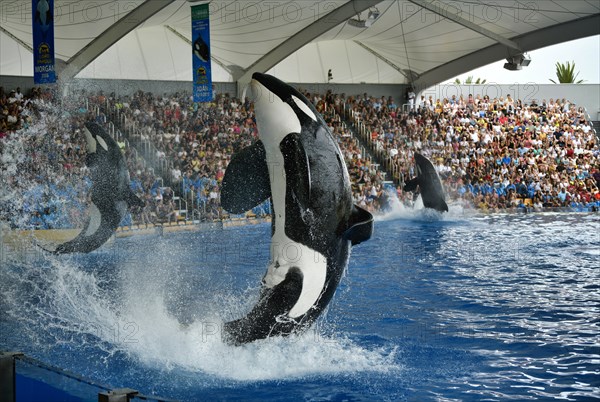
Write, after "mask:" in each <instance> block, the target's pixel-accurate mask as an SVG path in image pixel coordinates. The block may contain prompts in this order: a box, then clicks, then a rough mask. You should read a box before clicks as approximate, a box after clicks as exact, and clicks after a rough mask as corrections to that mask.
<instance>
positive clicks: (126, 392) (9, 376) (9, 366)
mask: <svg viewBox="0 0 600 402" xmlns="http://www.w3.org/2000/svg"><path fill="white" fill-rule="evenodd" d="M0 361H2V362H3V364H0V378H2V379H3V380H8V381H9V382H12V384H15V380H16V375H17V370H16V365H15V362H16V361H20V362H23V363H25V364H29V365H31V366H35V367H38V368H41V369H43V370H46V371H49V372H52V373H54V374H57V375H59V376H61V377H64V378H66V379H69V380H73V381H77V382H79V383H82V384H86V385H89V386H91V387H94V388H97V389H98V390H100V392H98V394H97V395H96V397H97V398H98V401H107V402H116V401H130V400H132V399H142V400H152V401H158V402H175V400H174V399H167V398H162V397H157V396H150V395H144V394H141V393H139V392H138V391H135V390H133V389H115V388H112V387H110V386H108V385H105V384H100V383H98V382H96V381H94V380H91V379H89V378H85V377H83V376H80V375H78V374H76V373H73V372H71V371H68V370H65V369H62V368H60V367H57V366H54V365H51V364H48V363H46V362H43V361H41V360H38V359H36V358H33V357H31V356H27V355H26V354H23V353H15V352H3V351H0ZM10 380H12V381H10ZM38 381H40V382H43V380H40V379H38ZM52 385H53V386H54V387H56V384H52ZM58 389H60V387H59V388H58ZM40 396H43V395H40ZM17 397H18V395H17V389H16V388H15V387H14V386H13V387H12V389H10V387H9V389H2V390H0V399H2V400H6V401H15V400H17ZM40 399H43V398H40ZM86 399H87V398H86Z"/></svg>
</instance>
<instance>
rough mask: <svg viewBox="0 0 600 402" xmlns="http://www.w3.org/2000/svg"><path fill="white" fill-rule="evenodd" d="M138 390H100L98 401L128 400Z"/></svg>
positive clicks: (121, 401)
mask: <svg viewBox="0 0 600 402" xmlns="http://www.w3.org/2000/svg"><path fill="white" fill-rule="evenodd" d="M138 393H139V392H138V391H136V390H135V389H131V388H119V389H113V390H112V391H108V392H100V393H99V394H98V402H129V400H130V399H131V398H132V397H134V396H136V395H137V394H138Z"/></svg>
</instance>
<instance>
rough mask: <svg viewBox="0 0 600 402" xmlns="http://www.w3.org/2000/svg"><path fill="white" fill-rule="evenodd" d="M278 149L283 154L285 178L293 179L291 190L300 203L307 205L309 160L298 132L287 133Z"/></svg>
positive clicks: (308, 197) (309, 186) (308, 196)
mask: <svg viewBox="0 0 600 402" xmlns="http://www.w3.org/2000/svg"><path fill="white" fill-rule="evenodd" d="M279 149H280V150H281V153H282V154H283V159H284V163H285V175H286V180H293V183H294V186H293V188H292V189H291V190H292V191H293V192H294V195H295V196H296V199H297V200H298V201H299V202H300V205H303V206H308V204H309V201H310V191H311V177H310V162H309V161H308V154H307V153H306V150H305V149H304V146H303V145H302V142H301V141H300V137H299V136H298V134H296V133H292V134H288V135H287V136H286V137H285V138H284V139H283V141H281V144H280V145H279Z"/></svg>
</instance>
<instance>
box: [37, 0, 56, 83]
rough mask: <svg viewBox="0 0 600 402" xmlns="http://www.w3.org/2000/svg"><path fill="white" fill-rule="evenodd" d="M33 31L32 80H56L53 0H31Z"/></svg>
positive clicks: (47, 81)
mask: <svg viewBox="0 0 600 402" xmlns="http://www.w3.org/2000/svg"><path fill="white" fill-rule="evenodd" d="M31 8H32V32H33V81H34V82H35V83H36V84H51V83H53V82H56V73H55V71H54V0H31Z"/></svg>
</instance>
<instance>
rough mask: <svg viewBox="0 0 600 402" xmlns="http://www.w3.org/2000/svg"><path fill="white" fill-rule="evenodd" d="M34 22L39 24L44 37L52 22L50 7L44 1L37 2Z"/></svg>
mask: <svg viewBox="0 0 600 402" xmlns="http://www.w3.org/2000/svg"><path fill="white" fill-rule="evenodd" d="M34 21H35V22H37V23H38V24H40V26H41V28H42V31H43V32H44V35H45V34H46V31H47V30H48V29H49V28H50V23H51V22H52V10H51V9H50V5H49V4H48V2H47V1H46V0H38V3H37V6H36V8H35V17H34Z"/></svg>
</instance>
